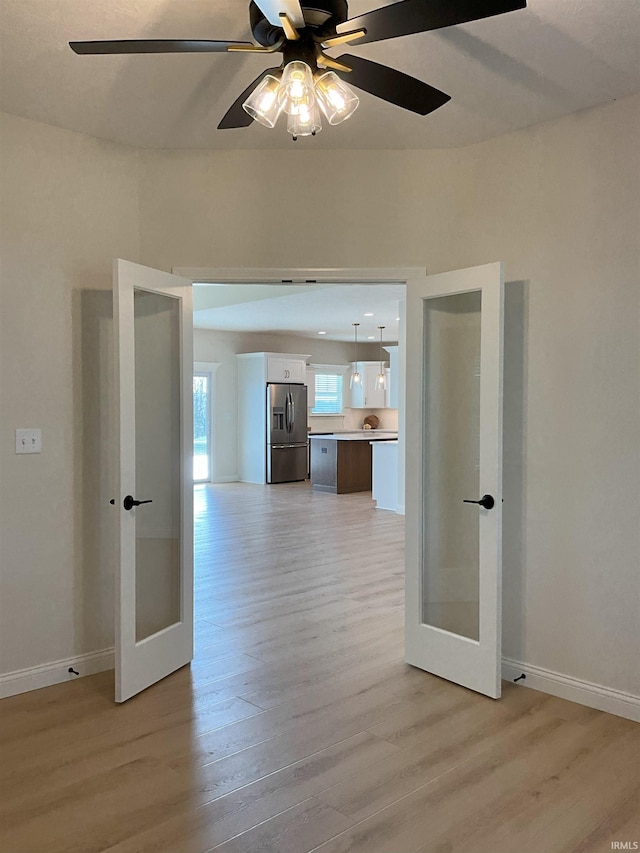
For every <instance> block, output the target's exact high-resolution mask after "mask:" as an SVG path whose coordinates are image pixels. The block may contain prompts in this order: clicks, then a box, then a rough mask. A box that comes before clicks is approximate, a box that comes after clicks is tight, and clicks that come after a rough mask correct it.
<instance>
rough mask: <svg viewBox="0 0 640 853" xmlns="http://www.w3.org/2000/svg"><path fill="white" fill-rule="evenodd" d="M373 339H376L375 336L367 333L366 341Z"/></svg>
mask: <svg viewBox="0 0 640 853" xmlns="http://www.w3.org/2000/svg"><path fill="white" fill-rule="evenodd" d="M375 339H376V336H375V335H367V340H368V341H375Z"/></svg>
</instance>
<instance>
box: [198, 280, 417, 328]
mask: <svg viewBox="0 0 640 853" xmlns="http://www.w3.org/2000/svg"><path fill="white" fill-rule="evenodd" d="M404 297H405V286H404V285H403V284H375V285H373V284H372V285H367V284H349V285H339V284H328V285H304V286H302V287H297V286H295V285H294V286H285V285H269V284H256V285H246V284H243V285H215V284H212V285H202V284H198V285H196V286H195V287H194V290H193V307H194V326H195V327H196V328H199V329H218V330H222V331H229V332H231V331H232V332H274V333H277V334H290V335H296V336H298V337H309V338H315V339H319V338H322V339H323V340H333V341H352V340H353V337H354V329H353V325H352V324H353V323H360V326H359V328H358V340H359V341H362V342H367V341H368V339H369V338H371V339H372V340H374V341H379V340H380V332H379V330H378V326H384V327H385V328H384V331H383V335H382V339H383V340H384V341H387V342H390V341H397V340H398V325H399V324H398V319H397V318H398V317H399V303H400V302H401V301H403V300H404ZM365 313H369V314H373V316H372V317H365V316H364V315H365ZM319 331H323V332H326V335H321V336H319V335H318V332H319Z"/></svg>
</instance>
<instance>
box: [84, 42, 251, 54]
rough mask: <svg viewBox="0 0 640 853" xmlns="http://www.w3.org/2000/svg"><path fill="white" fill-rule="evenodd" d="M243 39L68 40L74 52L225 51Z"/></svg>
mask: <svg viewBox="0 0 640 853" xmlns="http://www.w3.org/2000/svg"><path fill="white" fill-rule="evenodd" d="M236 44H251V42H245V41H209V40H206V39H204V40H203V39H125V40H119V41H70V42H69V47H70V48H71V50H73V51H74V53H79V54H101V53H226V51H227V48H228V47H229V46H230V45H236Z"/></svg>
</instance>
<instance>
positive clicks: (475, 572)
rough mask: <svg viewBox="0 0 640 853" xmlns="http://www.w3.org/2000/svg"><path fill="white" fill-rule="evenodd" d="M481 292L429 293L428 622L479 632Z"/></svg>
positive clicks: (453, 629)
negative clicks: (445, 294) (446, 294)
mask: <svg viewBox="0 0 640 853" xmlns="http://www.w3.org/2000/svg"><path fill="white" fill-rule="evenodd" d="M480 309H481V293H480V291H474V292H471V293H461V294H455V295H453V296H441V297H438V298H435V299H427V300H425V303H424V312H425V315H424V321H425V322H424V329H425V348H424V352H425V360H426V363H425V369H424V382H425V388H424V391H425V396H424V399H425V412H424V425H423V429H424V438H425V445H424V446H425V454H424V470H423V490H424V491H423V494H424V510H423V511H424V517H423V527H422V529H423V543H422V545H423V548H422V554H423V565H422V621H423V623H425V624H427V625H432V626H434V627H436V628H442V629H444V630H446V631H451V632H452V633H455V634H460V635H462V636H464V637H469V638H470V639H473V640H478V639H479V586H480V565H479V539H480V536H479V530H480V512H482V510H481V509H480V507H478V506H476V505H474V504H466V503H463V500H464V499H471V500H478V498H479V497H480V496H481V492H480V478H479V473H480Z"/></svg>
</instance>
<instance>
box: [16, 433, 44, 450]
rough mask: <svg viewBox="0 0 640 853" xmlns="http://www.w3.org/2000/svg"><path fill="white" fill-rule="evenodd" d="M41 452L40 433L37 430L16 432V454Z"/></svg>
mask: <svg viewBox="0 0 640 853" xmlns="http://www.w3.org/2000/svg"><path fill="white" fill-rule="evenodd" d="M41 451H42V431H41V430H39V429H17V430H16V453H40V452H41Z"/></svg>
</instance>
